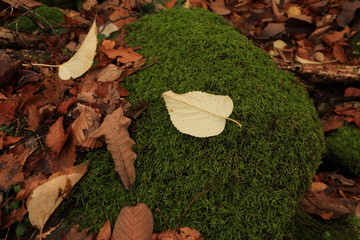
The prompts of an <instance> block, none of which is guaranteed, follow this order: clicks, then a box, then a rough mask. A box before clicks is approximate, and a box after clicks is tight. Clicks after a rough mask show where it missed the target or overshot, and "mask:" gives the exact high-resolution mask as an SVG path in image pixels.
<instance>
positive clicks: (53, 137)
mask: <svg viewBox="0 0 360 240" xmlns="http://www.w3.org/2000/svg"><path fill="white" fill-rule="evenodd" d="M63 119H64V117H60V118H59V119H58V120H56V122H55V123H54V124H53V125H52V126H51V127H50V129H49V132H48V134H47V135H46V144H47V145H48V147H49V148H50V150H51V151H52V152H53V153H55V155H58V154H59V152H60V150H61V148H62V146H63V145H64V143H65V141H66V137H67V136H66V135H65V130H64V127H63Z"/></svg>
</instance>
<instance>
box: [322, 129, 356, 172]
mask: <svg viewBox="0 0 360 240" xmlns="http://www.w3.org/2000/svg"><path fill="white" fill-rule="evenodd" d="M327 151H328V154H329V157H330V158H335V160H337V161H339V162H340V163H341V164H342V165H343V166H345V167H346V168H347V169H348V170H349V171H350V172H353V173H355V174H356V175H358V176H360V132H359V130H358V129H356V128H355V127H352V126H342V127H341V128H339V129H337V130H335V131H334V132H332V133H331V135H330V136H329V137H328V138H327Z"/></svg>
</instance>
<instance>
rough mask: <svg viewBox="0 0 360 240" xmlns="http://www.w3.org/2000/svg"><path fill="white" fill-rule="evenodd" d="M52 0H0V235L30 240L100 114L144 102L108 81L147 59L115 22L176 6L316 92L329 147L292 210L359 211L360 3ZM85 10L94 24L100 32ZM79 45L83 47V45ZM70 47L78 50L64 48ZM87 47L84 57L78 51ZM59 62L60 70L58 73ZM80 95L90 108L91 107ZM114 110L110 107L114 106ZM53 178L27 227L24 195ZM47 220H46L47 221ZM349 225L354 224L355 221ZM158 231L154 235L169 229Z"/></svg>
mask: <svg viewBox="0 0 360 240" xmlns="http://www.w3.org/2000/svg"><path fill="white" fill-rule="evenodd" d="M42 2H46V1H42ZM50 2H53V3H54V4H56V3H58V2H59V4H56V8H53V7H48V6H46V5H44V4H42V3H40V2H37V1H33V0H21V1H20V0H1V1H0V19H1V20H0V23H1V26H0V46H1V50H0V51H1V52H0V80H1V81H0V88H1V91H0V149H1V151H2V152H1V153H2V155H1V156H0V201H1V202H2V208H1V212H0V214H1V222H0V229H1V232H0V239H28V238H29V236H31V235H33V236H31V239H34V238H35V236H36V235H39V231H36V230H35V228H37V229H40V230H41V231H42V230H43V228H44V225H45V223H46V222H47V220H48V218H49V217H50V215H51V214H52V213H53V211H54V210H55V209H56V207H57V206H58V205H59V204H60V203H61V201H62V199H63V198H64V197H65V196H66V195H67V194H68V193H69V192H70V190H71V188H72V186H73V185H74V184H75V183H76V182H77V181H78V180H79V179H80V178H81V177H82V176H83V175H84V174H85V172H86V166H85V164H83V165H77V166H75V167H74V163H75V161H76V155H77V154H82V153H80V152H87V151H89V150H90V149H93V148H95V147H99V146H104V143H103V142H101V141H99V140H98V139H96V137H98V136H100V135H105V136H106V135H107V134H108V133H107V132H108V129H106V124H105V123H107V122H106V121H108V122H111V121H116V120H117V119H123V117H124V116H123V115H122V113H120V112H119V113H118V112H117V111H116V109H118V108H121V109H124V111H125V116H126V117H128V118H131V119H136V118H137V117H138V116H139V115H140V114H141V113H142V112H143V111H144V110H145V109H146V104H145V103H143V104H140V105H138V106H135V107H134V106H133V107H131V108H130V106H131V103H129V102H128V101H127V100H126V97H127V96H128V95H129V94H131V93H128V92H127V90H126V89H124V88H122V87H121V86H119V85H118V83H119V82H121V81H123V80H124V79H126V77H127V76H128V75H130V74H132V73H134V72H136V71H141V70H142V69H143V68H147V67H151V66H152V65H153V64H154V63H155V62H154V63H147V62H146V59H145V58H144V57H143V56H142V55H141V54H139V53H137V52H136V50H137V49H135V48H130V47H128V46H127V45H126V42H125V41H124V38H125V36H126V32H125V31H124V26H125V25H127V24H130V23H132V22H134V21H137V19H139V18H141V17H142V16H144V15H146V14H150V13H154V12H156V11H162V10H164V9H167V8H172V7H174V6H184V7H199V8H204V9H207V10H209V11H212V12H214V13H217V14H219V15H222V16H223V17H224V18H225V19H227V21H229V23H230V24H232V25H233V26H234V27H235V28H236V29H237V30H238V31H239V32H241V33H242V34H244V35H246V36H247V37H248V39H250V40H251V41H252V42H253V43H254V44H255V45H257V46H258V47H260V48H262V49H263V50H264V51H265V52H267V53H269V55H270V56H271V57H272V58H273V59H274V61H275V62H277V64H278V65H279V67H280V68H282V69H283V70H284V71H290V72H292V73H294V74H295V75H296V76H297V77H298V78H299V79H300V80H301V82H302V84H304V86H305V87H306V88H307V90H308V92H309V96H310V97H311V98H312V99H313V101H314V105H315V107H316V109H317V111H318V115H319V118H320V120H321V122H322V124H323V130H324V134H325V137H329V139H331V148H330V150H328V154H327V156H326V157H324V161H323V164H322V165H321V166H320V167H319V169H318V172H317V174H316V175H315V176H314V182H313V183H312V185H311V187H310V189H309V192H308V193H307V194H306V195H305V197H304V200H303V202H302V211H304V212H308V213H310V214H312V215H311V216H312V217H311V218H312V219H317V220H318V223H319V224H320V223H323V222H324V221H332V219H339V218H341V217H343V216H346V215H349V214H353V215H360V191H359V190H360V178H359V177H360V175H359V174H360V169H358V168H356V166H357V165H358V163H359V161H360V152H359V150H358V149H359V148H358V147H359V146H360V143H359V142H356V141H358V140H359V139H360V138H359V135H360V133H359V131H358V130H359V128H360V68H359V64H360V34H359V31H360V2H359V1H331V0H330V1H328V0H325V1H322V0H311V1H284V3H282V4H279V3H276V1H266V0H265V1H240V0H230V1H224V0H215V1H206V0H193V1H191V0H190V1H186V2H184V1H176V0H170V1H168V2H164V1H151V0H149V1H148V0H125V1H117V0H109V1H98V2H97V1H91V0H88V1H86V0H85V1H77V2H76V3H75V2H73V1H63V2H62V3H61V1H50ZM100 2H101V3H100ZM61 4H63V5H61ZM70 9H71V10H70ZM94 19H96V22H97V25H98V26H102V27H101V28H100V29H99V34H97V33H96V27H94V25H93V20H94ZM91 26H93V28H91ZM87 36H89V37H87ZM84 39H85V40H84ZM96 39H98V40H97V41H98V42H97V41H96ZM97 43H98V44H99V45H98V47H97ZM82 45H86V50H81V46H82ZM96 47H97V56H96V58H95V60H94V62H93V58H94V55H95V50H96ZM140 47H141V46H140ZM91 49H94V50H93V53H92V50H91ZM76 51H78V52H81V54H79V56H77V57H76V55H75V56H73V57H72V58H71V56H72V54H73V53H74V52H76ZM91 54H93V56H91ZM85 57H87V58H90V60H89V61H82V60H81V59H83V58H85ZM69 59H70V60H69ZM66 61H68V62H71V61H72V62H76V66H77V68H78V69H80V72H77V71H76V70H74V69H73V68H72V67H71V66H69V65H70V64H64V62H66ZM34 63H38V64H42V65H40V66H37V65H36V64H34ZM50 64H52V65H51V66H50V67H49V66H46V65H50ZM54 65H55V66H54ZM90 67H92V68H91V74H88V75H87V77H86V78H84V79H85V80H82V81H80V82H75V81H74V80H73V79H75V78H77V77H78V76H81V75H82V74H84V73H85V72H86V71H87V70H88V69H89V68H90ZM57 68H59V71H60V72H61V71H62V74H59V76H58V75H57ZM71 78H72V79H71ZM95 78H96V79H98V81H99V82H98V83H96V84H94V82H93V80H92V79H95ZM68 79H70V80H68ZM66 80H68V81H66ZM95 95H96V99H95V98H94V96H95ZM81 101H82V102H88V103H91V105H92V106H96V108H97V109H98V110H99V111H92V110H90V109H89V108H88V107H87V106H85V105H82V104H80V103H79V102H81ZM76 103H78V104H77V107H76V109H75V110H73V109H72V108H73V106H75V105H76ZM70 109H71V113H70V114H67V113H69V112H70V111H69V110H70ZM115 112H116V114H118V115H116V116H114V115H113V113H115ZM108 115H111V116H112V118H111V117H108V118H107V116H108ZM104 118H105V120H103V119H104ZM102 121H103V122H102ZM129 124H130V122H126V123H124V127H123V129H122V130H121V133H123V132H124V131H125V132H127V126H128V125H129ZM348 127H349V129H348ZM350 128H351V129H350ZM70 129H72V130H70ZM95 129H100V130H97V131H95ZM339 129H343V130H341V131H338V130H339ZM95 132H96V133H95ZM329 142H330V140H329ZM107 144H109V143H107ZM129 144H130V145H131V143H129ZM348 147H349V149H348ZM30 149H31V150H30ZM129 158H130V160H129V161H131V158H132V157H129ZM354 166H355V167H354ZM129 171H131V170H129ZM49 176H51V177H50V178H49ZM57 177H58V178H57ZM55 178H57V179H58V180H59V179H60V178H61V180H59V181H60V182H58V183H56V184H59V185H58V187H57V188H56V189H55V190H54V191H55V193H53V194H55V195H56V196H54V197H52V196H47V200H44V199H43V200H42V201H49V202H51V201H52V203H53V205H51V206H49V208H50V209H51V210H49V212H48V213H46V214H45V215H46V216H41V217H39V215H37V217H36V218H37V219H36V220H33V219H30V222H31V223H32V225H33V226H34V227H35V228H33V227H31V226H30V222H29V215H27V212H30V211H31V210H30V209H31V205H35V208H36V206H37V204H43V203H42V202H40V203H39V202H35V201H33V203H31V201H30V200H31V199H35V194H34V193H35V190H36V189H37V188H39V187H40V186H46V184H47V183H51V185H54V182H51V180H53V179H55ZM123 184H124V186H125V187H128V186H130V185H131V184H132V183H131V181H130V182H126V181H124V180H123ZM40 190H41V189H40ZM42 191H44V189H42ZM314 192H315V193H314ZM39 194H40V193H39ZM52 198H53V199H52ZM49 199H51V200H49ZM60 199H61V200H60ZM309 199H311V201H310V200H309ZM25 205H26V207H25ZM134 211H140V212H141V213H142V214H143V215H145V216H146V215H147V214H148V208H147V207H146V206H142V205H140V206H138V208H136V209H135V210H134ZM56 214H57V217H56V220H54V219H53V218H50V219H51V221H55V222H57V224H59V225H60V224H61V222H58V221H57V220H59V219H61V216H62V215H61V214H62V213H56ZM307 217H308V216H306V217H305V218H304V219H307ZM39 219H41V220H39ZM309 221H310V220H309ZM300 222H301V220H299V224H300ZM48 225H51V224H48ZM305 225H306V224H305ZM325 225H326V223H325ZM325 225H324V226H325ZM329 225H331V226H332V225H333V224H331V223H330V224H329ZM109 226H110V225H109V223H107V224H105V225H104V228H103V229H102V230H101V232H100V233H99V235H98V238H97V239H110V237H109V236H110V235H109V234H111V230H109ZM319 226H320V225H319ZM51 227H53V229H51V228H50V229H49V227H47V228H45V230H46V231H50V232H51V231H52V230H54V229H55V228H56V227H55V225H51ZM319 228H320V227H319ZM340 228H346V226H345V227H339V229H340ZM67 230H69V229H67ZM41 231H40V235H39V236H41V237H43V238H44V237H46V235H47V234H50V232H49V233H45V234H44V233H43V235H41V234H42V233H41ZM109 231H110V233H109ZM183 231H187V230H183ZM321 231H322V232H321V234H322V235H321V236H319V239H336V238H332V237H331V236H332V235H331V234H332V232H331V231H330V230H329V231H328V230H327V227H323V228H322V230H321ZM351 231H353V232H354V233H355V234H360V224H359V228H356V227H354V228H353V229H351ZM57 234H59V233H57ZM66 234H67V236H66V237H67V238H68V239H70V238H72V239H91V237H93V236H95V235H94V233H92V234H88V233H87V230H86V229H85V230H82V231H81V232H79V233H78V232H77V228H76V227H74V228H73V229H72V230H71V231H70V232H69V233H64V236H65V235H66ZM150 234H151V232H150ZM166 234H169V233H165V234H163V235H158V236H157V238H158V239H162V238H165V237H167V236H169V235H166ZM181 234H183V235H181ZM181 234H179V236H177V237H178V238H179V239H185V237H184V236H185V235H186V234H187V236H188V237H189V236H192V237H193V238H192V239H196V237H197V236H198V234H199V233H198V232H197V231H196V230H191V231H190V232H186V233H181ZM50 236H53V237H54V235H51V234H50ZM86 237H87V238H86ZM48 239H49V237H48Z"/></svg>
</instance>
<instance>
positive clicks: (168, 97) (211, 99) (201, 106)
mask: <svg viewBox="0 0 360 240" xmlns="http://www.w3.org/2000/svg"><path fill="white" fill-rule="evenodd" d="M162 96H163V98H164V100H165V103H166V107H167V109H168V111H169V114H170V118H171V121H172V123H173V124H174V126H175V127H176V128H177V129H178V130H179V131H180V132H182V133H186V134H189V135H191V136H195V137H211V136H215V135H218V134H220V133H221V132H222V131H223V130H224V128H225V124H226V119H227V120H231V121H233V122H236V123H237V124H238V125H239V126H241V124H240V123H239V122H237V121H235V120H233V119H231V118H228V116H229V115H230V114H231V112H232V110H233V107H234V106H233V101H232V100H231V98H230V97H229V96H222V95H213V94H209V93H205V92H198V91H195V92H188V93H185V94H176V93H174V92H172V91H167V92H164V93H163V94H162Z"/></svg>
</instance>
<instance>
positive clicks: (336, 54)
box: [333, 43, 347, 63]
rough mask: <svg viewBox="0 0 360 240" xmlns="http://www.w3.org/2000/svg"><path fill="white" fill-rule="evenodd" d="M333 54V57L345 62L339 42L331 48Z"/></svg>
mask: <svg viewBox="0 0 360 240" xmlns="http://www.w3.org/2000/svg"><path fill="white" fill-rule="evenodd" d="M333 54H334V57H335V58H337V59H338V61H339V62H341V63H346V62H347V59H346V56H345V51H344V48H343V47H342V46H341V45H340V44H339V43H337V44H335V46H334V48H333Z"/></svg>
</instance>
